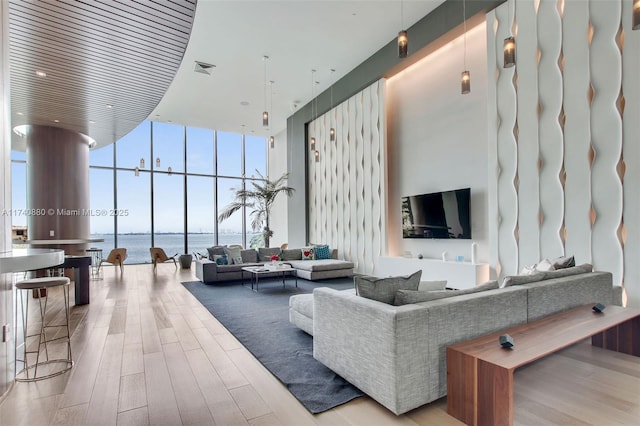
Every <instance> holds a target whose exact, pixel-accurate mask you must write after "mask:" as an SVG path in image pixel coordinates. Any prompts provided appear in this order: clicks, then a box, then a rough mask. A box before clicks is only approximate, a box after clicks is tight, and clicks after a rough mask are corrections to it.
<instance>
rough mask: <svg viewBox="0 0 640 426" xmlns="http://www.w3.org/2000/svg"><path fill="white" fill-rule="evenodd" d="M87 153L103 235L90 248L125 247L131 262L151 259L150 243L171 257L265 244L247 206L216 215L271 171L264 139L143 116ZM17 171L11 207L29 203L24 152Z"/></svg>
mask: <svg viewBox="0 0 640 426" xmlns="http://www.w3.org/2000/svg"><path fill="white" fill-rule="evenodd" d="M89 158H90V160H89V164H90V169H89V178H90V200H91V219H90V223H91V225H90V226H91V236H92V237H94V238H101V239H104V242H102V243H93V244H92V246H94V247H98V248H102V249H103V254H104V256H106V255H107V253H108V252H109V251H110V250H111V249H113V248H115V247H124V248H126V249H127V254H128V259H127V260H126V263H149V262H151V257H150V254H149V248H150V247H162V248H163V249H164V250H165V252H166V253H167V255H169V256H172V255H174V254H183V253H202V254H206V248H207V247H211V246H212V245H215V244H223V245H228V244H241V245H243V246H245V247H248V246H249V245H250V244H251V242H252V241H253V242H254V244H259V243H260V242H261V240H260V239H256V238H254V236H255V235H256V233H255V232H253V230H252V229H251V226H250V222H248V221H247V220H244V219H245V217H246V215H248V212H245V211H242V210H241V211H238V212H236V213H235V214H234V215H233V216H232V217H231V218H229V219H227V220H225V221H224V222H222V223H218V222H217V217H218V214H219V212H220V211H222V209H224V207H225V206H226V205H228V204H229V203H230V202H231V201H232V200H233V198H234V197H233V190H234V189H239V188H242V187H243V186H245V185H250V183H248V182H247V181H251V180H255V179H258V178H259V175H258V174H256V172H255V171H256V170H258V171H259V173H260V174H262V175H263V176H264V175H265V170H266V140H265V139H264V138H259V137H255V136H245V135H242V134H237V133H227V132H218V131H215V130H209V129H199V128H191V127H184V126H180V125H175V124H170V123H158V122H150V121H145V122H143V123H142V124H140V125H139V126H138V127H137V128H135V129H134V130H133V131H131V132H130V133H129V134H128V135H126V136H125V137H123V138H122V139H120V140H119V141H117V142H116V143H115V144H111V145H108V146H105V147H102V148H99V149H96V150H92V151H91V152H90V157H89ZM245 171H246V172H245ZM12 173H13V187H14V188H13V191H12V194H13V198H14V199H13V205H14V206H23V207H26V162H25V155H24V153H20V152H16V151H14V152H13V155H12ZM24 222H25V223H24V224H23V223H22V222H20V218H14V224H16V225H24V226H26V218H25V221H24Z"/></svg>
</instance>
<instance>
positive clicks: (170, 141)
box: [149, 122, 184, 172]
mask: <svg viewBox="0 0 640 426" xmlns="http://www.w3.org/2000/svg"><path fill="white" fill-rule="evenodd" d="M153 158H154V160H153V161H154V163H153V169H154V170H162V171H167V168H168V167H171V170H173V171H174V172H184V127H183V126H177V125H175V124H169V123H157V122H154V123H153ZM158 159H160V166H158V165H157V161H158ZM149 166H150V165H149Z"/></svg>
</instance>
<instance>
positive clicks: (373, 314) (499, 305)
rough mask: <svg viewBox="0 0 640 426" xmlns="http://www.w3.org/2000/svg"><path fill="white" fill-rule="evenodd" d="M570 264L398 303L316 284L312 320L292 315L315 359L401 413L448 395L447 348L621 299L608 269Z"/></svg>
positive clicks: (311, 312) (397, 412)
mask: <svg viewBox="0 0 640 426" xmlns="http://www.w3.org/2000/svg"><path fill="white" fill-rule="evenodd" d="M588 266H589V270H590V265H588ZM582 267H583V268H584V265H582ZM575 268H577V269H574V268H568V269H566V270H559V271H553V272H544V273H538V274H536V276H535V277H533V278H527V279H516V280H515V283H514V281H511V282H510V284H513V285H510V286H509V287H506V288H498V289H494V290H487V291H483V292H478V293H473V294H464V295H459V296H458V295H457V296H454V297H449V298H443V299H439V300H433V301H428V302H423V303H416V304H407V305H403V306H393V305H389V304H385V303H382V302H379V301H376V300H371V299H367V298H364V297H361V296H357V295H355V294H354V292H349V291H336V290H334V289H330V288H324V287H323V288H316V289H315V290H314V292H313V307H312V310H311V311H310V312H306V315H311V316H312V319H307V320H305V319H304V318H300V317H297V319H298V321H301V322H304V321H306V328H307V329H308V328H309V327H310V326H311V324H312V331H313V333H312V334H313V336H314V340H313V355H314V357H315V358H316V359H318V360H319V361H320V362H322V363H323V364H325V365H326V366H327V367H329V368H330V369H331V370H333V371H335V372H336V373H337V374H339V375H340V376H342V377H344V378H345V379H346V380H348V381H349V382H351V383H352V384H353V385H355V386H357V387H358V388H360V389H361V390H362V391H363V392H365V393H366V394H368V395H369V396H371V397H372V398H373V399H375V400H376V401H378V402H379V403H380V404H382V405H384V406H385V407H387V408H388V409H389V410H391V411H392V412H394V413H395V414H402V413H405V412H407V411H409V410H412V409H414V408H417V407H419V406H421V405H423V404H426V403H428V402H431V401H434V400H436V399H438V398H440V397H442V396H444V395H446V393H447V389H446V384H447V379H446V358H445V355H446V348H447V346H450V345H452V344H454V343H457V342H461V341H465V340H469V339H472V338H475V337H478V336H481V335H484V334H487V333H491V332H495V331H499V330H502V329H505V328H508V327H511V326H515V325H518V324H523V323H526V322H528V321H533V320H535V319H538V318H541V317H544V316H547V315H550V314H553V313H556V312H560V311H564V310H567V309H570V308H572V307H575V306H580V305H584V304H591V303H596V302H599V303H603V304H605V305H607V304H617V305H620V304H621V294H622V292H621V288H620V287H617V288H616V289H614V287H613V286H612V276H611V274H610V273H607V272H586V273H585V272H584V269H582V271H581V270H580V269H579V268H581V267H580V266H579V267H575ZM572 272H575V273H576V274H575V275H570V274H571V273H572ZM302 301H303V300H298V301H297V302H295V303H299V302H302ZM306 308H307V311H308V310H309V309H308V306H307V307H306ZM299 309H301V308H300V307H299V306H295V307H293V310H299ZM299 313H300V314H301V315H302V316H305V312H299ZM294 316H295V314H294ZM496 344H497V342H496Z"/></svg>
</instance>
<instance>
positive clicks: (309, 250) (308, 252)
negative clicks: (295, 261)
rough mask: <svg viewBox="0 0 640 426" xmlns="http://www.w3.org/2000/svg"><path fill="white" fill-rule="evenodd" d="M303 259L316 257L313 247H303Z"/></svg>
mask: <svg viewBox="0 0 640 426" xmlns="http://www.w3.org/2000/svg"><path fill="white" fill-rule="evenodd" d="M301 250H302V260H313V259H315V257H314V256H315V254H314V252H313V247H302V249H301Z"/></svg>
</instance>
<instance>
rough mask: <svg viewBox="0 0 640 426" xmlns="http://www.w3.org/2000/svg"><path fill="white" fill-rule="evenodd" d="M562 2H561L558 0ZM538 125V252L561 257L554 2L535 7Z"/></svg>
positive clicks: (558, 38)
mask: <svg viewBox="0 0 640 426" xmlns="http://www.w3.org/2000/svg"><path fill="white" fill-rule="evenodd" d="M561 1H562V0H561ZM538 49H539V51H540V63H539V67H538V102H539V105H540V106H539V108H540V117H539V122H538V133H539V144H540V188H544V189H541V190H540V215H541V223H540V251H541V253H542V254H543V256H544V257H557V256H561V255H562V254H564V247H563V242H562V238H561V232H562V225H563V218H564V190H563V186H562V182H561V180H560V179H561V178H560V176H561V174H562V167H563V158H564V137H563V134H562V128H561V126H560V120H561V114H562V72H561V69H560V66H559V61H560V60H561V55H562V22H561V18H560V12H559V10H558V1H556V0H542V1H541V2H540V6H539V8H538Z"/></svg>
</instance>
